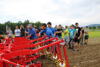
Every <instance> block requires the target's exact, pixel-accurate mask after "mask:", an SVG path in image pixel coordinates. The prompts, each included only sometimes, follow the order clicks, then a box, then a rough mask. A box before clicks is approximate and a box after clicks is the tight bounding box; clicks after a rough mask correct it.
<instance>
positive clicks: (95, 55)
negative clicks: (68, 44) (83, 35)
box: [68, 35, 100, 67]
mask: <svg viewBox="0 0 100 67" xmlns="http://www.w3.org/2000/svg"><path fill="white" fill-rule="evenodd" d="M93 37H97V35H94V36H93ZM80 47H81V48H80V51H79V52H74V51H71V50H68V57H69V62H70V65H71V67H100V37H97V38H90V39H89V43H88V45H81V46H80Z"/></svg>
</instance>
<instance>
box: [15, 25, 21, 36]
mask: <svg viewBox="0 0 100 67" xmlns="http://www.w3.org/2000/svg"><path fill="white" fill-rule="evenodd" d="M14 33H15V37H20V36H21V31H20V29H19V28H18V26H16V29H15V31H14Z"/></svg>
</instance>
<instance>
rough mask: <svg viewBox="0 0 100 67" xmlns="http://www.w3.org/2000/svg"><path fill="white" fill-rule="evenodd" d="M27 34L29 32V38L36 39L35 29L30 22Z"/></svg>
mask: <svg viewBox="0 0 100 67" xmlns="http://www.w3.org/2000/svg"><path fill="white" fill-rule="evenodd" d="M28 34H29V36H31V37H30V39H36V38H37V36H36V31H35V29H34V28H33V27H32V24H29V29H28Z"/></svg>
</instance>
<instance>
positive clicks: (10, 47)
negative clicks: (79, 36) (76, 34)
mask: <svg viewBox="0 0 100 67" xmlns="http://www.w3.org/2000/svg"><path fill="white" fill-rule="evenodd" d="M63 42H64V41H63V40H59V39H58V38H56V37H54V38H48V37H47V36H44V37H41V38H37V39H34V40H29V39H26V38H24V37H17V38H14V39H6V40H5V42H4V43H1V44H0V67H42V62H40V61H37V62H35V63H34V62H32V61H34V60H36V59H38V58H39V57H40V56H42V55H47V54H48V53H50V54H52V55H54V56H57V60H59V61H60V62H62V61H63V62H65V65H66V66H65V67H69V64H68V57H67V53H66V48H65V47H64V46H63V52H64V55H62V52H61V48H60V47H61V43H63ZM62 56H65V57H64V58H63V57H62ZM62 64H63V63H62Z"/></svg>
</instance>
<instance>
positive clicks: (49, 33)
mask: <svg viewBox="0 0 100 67" xmlns="http://www.w3.org/2000/svg"><path fill="white" fill-rule="evenodd" d="M41 28H42V30H41V31H40V35H47V36H48V37H54V34H53V32H52V30H51V29H50V28H48V27H47V25H46V24H42V26H41Z"/></svg>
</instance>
